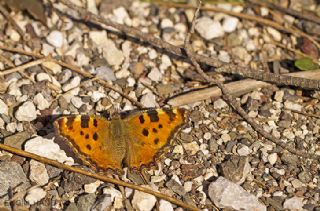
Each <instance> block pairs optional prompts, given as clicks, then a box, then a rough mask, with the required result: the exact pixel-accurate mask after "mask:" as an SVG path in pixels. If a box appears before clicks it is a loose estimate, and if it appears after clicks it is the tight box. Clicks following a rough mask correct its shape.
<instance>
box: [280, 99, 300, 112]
mask: <svg viewBox="0 0 320 211" xmlns="http://www.w3.org/2000/svg"><path fill="white" fill-rule="evenodd" d="M284 107H285V108H286V109H288V110H294V111H301V110H302V105H300V104H297V103H293V102H291V101H286V102H284Z"/></svg>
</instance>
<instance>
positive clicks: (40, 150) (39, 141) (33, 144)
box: [24, 136, 74, 165]
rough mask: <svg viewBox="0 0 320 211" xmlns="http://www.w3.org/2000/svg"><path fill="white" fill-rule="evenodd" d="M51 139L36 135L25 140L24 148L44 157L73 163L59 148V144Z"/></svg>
mask: <svg viewBox="0 0 320 211" xmlns="http://www.w3.org/2000/svg"><path fill="white" fill-rule="evenodd" d="M53 139H54V138H52V139H46V138H42V137H41V136H36V137H34V138H33V139H30V140H28V141H27V142H26V144H25V146H24V150H25V151H27V152H31V153H34V154H37V155H40V156H43V157H46V158H50V159H53V160H57V161H59V162H60V163H65V164H67V165H73V164H74V160H73V159H72V158H69V157H67V155H66V153H65V152H64V151H63V150H61V149H60V147H59V145H58V144H56V143H54V142H53Z"/></svg>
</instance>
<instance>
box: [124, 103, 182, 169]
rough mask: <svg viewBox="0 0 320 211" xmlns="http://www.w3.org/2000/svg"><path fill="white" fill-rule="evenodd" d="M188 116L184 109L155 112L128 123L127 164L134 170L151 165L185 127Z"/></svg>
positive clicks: (132, 119) (135, 117)
mask: <svg viewBox="0 0 320 211" xmlns="http://www.w3.org/2000/svg"><path fill="white" fill-rule="evenodd" d="M185 116H186V113H185V110H184V109H179V108H176V109H154V110H147V111H143V112H138V113H137V114H133V115H131V116H129V117H128V118H127V119H125V120H124V121H125V125H126V128H127V130H126V133H127V135H126V137H127V140H126V141H127V144H128V151H127V153H126V158H125V162H126V164H127V165H128V166H129V167H131V168H133V169H141V168H142V167H144V166H149V165H150V164H152V163H153V162H154V161H155V159H156V158H157V157H158V156H159V155H160V154H161V153H162V150H163V148H164V147H165V146H167V145H169V144H170V140H171V139H172V138H173V137H174V135H175V134H176V132H177V131H178V129H179V128H181V126H182V125H183V124H184V123H185V120H186V117H185Z"/></svg>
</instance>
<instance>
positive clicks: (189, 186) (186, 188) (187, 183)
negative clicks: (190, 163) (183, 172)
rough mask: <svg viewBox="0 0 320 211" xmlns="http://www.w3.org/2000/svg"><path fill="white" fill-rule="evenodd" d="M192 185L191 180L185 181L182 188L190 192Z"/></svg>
mask: <svg viewBox="0 0 320 211" xmlns="http://www.w3.org/2000/svg"><path fill="white" fill-rule="evenodd" d="M192 185H193V182H192V181H187V182H185V183H184V184H183V187H184V190H185V191H186V192H190V191H191V190H192Z"/></svg>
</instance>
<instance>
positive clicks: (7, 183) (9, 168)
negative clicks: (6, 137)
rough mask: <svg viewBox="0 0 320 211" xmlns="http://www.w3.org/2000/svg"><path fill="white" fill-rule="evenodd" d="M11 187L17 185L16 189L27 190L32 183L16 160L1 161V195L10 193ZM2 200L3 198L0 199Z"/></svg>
mask: <svg viewBox="0 0 320 211" xmlns="http://www.w3.org/2000/svg"><path fill="white" fill-rule="evenodd" d="M9 187H11V188H13V187H17V189H16V191H25V190H26V189H27V188H28V187H30V183H29V182H28V179H27V177H26V174H25V173H24V171H23V169H22V167H21V165H20V164H18V163H16V162H8V161H1V162H0V195H1V196H4V195H5V194H7V193H8V189H9ZM0 201H1V199H0Z"/></svg>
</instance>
